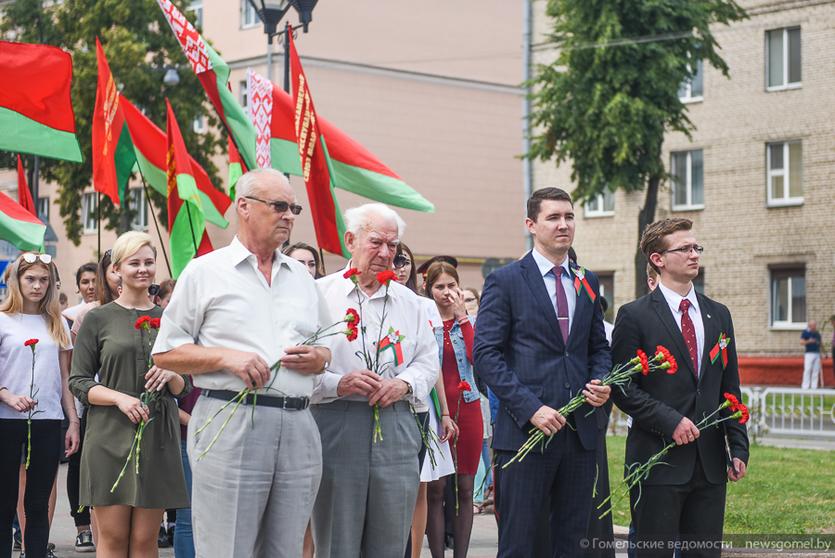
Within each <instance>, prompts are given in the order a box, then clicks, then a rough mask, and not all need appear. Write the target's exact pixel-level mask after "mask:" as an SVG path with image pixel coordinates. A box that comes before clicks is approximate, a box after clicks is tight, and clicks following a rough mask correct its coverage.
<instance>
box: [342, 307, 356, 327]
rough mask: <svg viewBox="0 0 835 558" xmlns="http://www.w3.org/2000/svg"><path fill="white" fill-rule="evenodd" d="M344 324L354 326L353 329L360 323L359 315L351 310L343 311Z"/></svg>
mask: <svg viewBox="0 0 835 558" xmlns="http://www.w3.org/2000/svg"><path fill="white" fill-rule="evenodd" d="M345 322H346V323H349V324H354V327H356V326H357V324H359V323H360V314H359V312H357V311H356V310H354V309H353V308H348V309H347V310H346V311H345Z"/></svg>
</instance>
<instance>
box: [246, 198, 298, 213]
mask: <svg viewBox="0 0 835 558" xmlns="http://www.w3.org/2000/svg"><path fill="white" fill-rule="evenodd" d="M244 198H246V199H248V200H253V201H257V202H261V203H263V204H265V205H269V206H272V208H273V209H274V210H275V212H276V213H284V212H286V211H287V210H288V209H289V210H290V213H292V214H293V215H298V214H299V213H301V212H302V206H300V205H299V204H297V203H288V202H286V201H280V200H262V199H261V198H256V197H255V196H244Z"/></svg>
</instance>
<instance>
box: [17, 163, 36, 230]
mask: <svg viewBox="0 0 835 558" xmlns="http://www.w3.org/2000/svg"><path fill="white" fill-rule="evenodd" d="M17 203H19V204H20V206H21V207H22V208H23V209H25V210H26V211H28V212H29V213H31V214H32V215H34V216H35V217H37V216H38V210H37V208H36V207H35V200H33V199H32V192H31V191H30V190H29V183H28V182H26V172H25V171H24V170H23V161H22V160H21V159H20V155H18V156H17Z"/></svg>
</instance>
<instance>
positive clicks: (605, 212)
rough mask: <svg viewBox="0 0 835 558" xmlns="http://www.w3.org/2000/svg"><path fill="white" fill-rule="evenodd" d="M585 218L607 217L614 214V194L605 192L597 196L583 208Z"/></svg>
mask: <svg viewBox="0 0 835 558" xmlns="http://www.w3.org/2000/svg"><path fill="white" fill-rule="evenodd" d="M583 210H584V212H585V215H586V217H609V216H611V215H614V214H615V193H614V192H612V191H609V190H606V191H605V192H603V193H602V194H597V195H596V196H594V197H593V198H591V199H590V200H589V201H587V202H586V204H585V205H584V206H583Z"/></svg>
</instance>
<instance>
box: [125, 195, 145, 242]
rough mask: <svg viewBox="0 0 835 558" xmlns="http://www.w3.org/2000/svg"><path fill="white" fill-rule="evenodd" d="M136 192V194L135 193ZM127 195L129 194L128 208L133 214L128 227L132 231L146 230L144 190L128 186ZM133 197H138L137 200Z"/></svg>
mask: <svg viewBox="0 0 835 558" xmlns="http://www.w3.org/2000/svg"><path fill="white" fill-rule="evenodd" d="M137 192H138V194H137ZM128 196H130V208H131V210H132V211H134V215H133V217H132V218H131V220H130V228H131V230H134V231H147V230H148V204H147V202H146V201H145V190H143V189H142V188H128ZM134 197H138V198H139V200H138V203H137V200H135V199H134Z"/></svg>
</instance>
